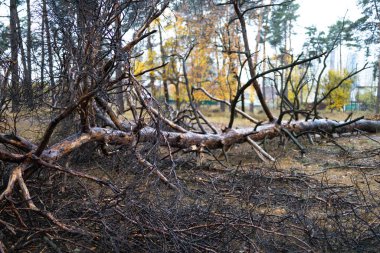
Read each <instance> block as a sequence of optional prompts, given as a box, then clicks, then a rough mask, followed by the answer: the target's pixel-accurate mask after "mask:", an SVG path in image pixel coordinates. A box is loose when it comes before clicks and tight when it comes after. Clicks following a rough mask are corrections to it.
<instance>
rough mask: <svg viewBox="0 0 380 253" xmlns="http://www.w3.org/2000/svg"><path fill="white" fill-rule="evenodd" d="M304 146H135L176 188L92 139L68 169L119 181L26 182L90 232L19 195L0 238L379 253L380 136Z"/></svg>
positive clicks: (157, 248)
mask: <svg viewBox="0 0 380 253" xmlns="http://www.w3.org/2000/svg"><path fill="white" fill-rule="evenodd" d="M343 116H344V115H342V117H343ZM24 123H25V122H24ZM25 125H27V124H26V123H25ZM34 126H36V125H34ZM25 129H27V128H26V127H25ZM20 131H22V129H20ZM30 133H31V132H30ZM301 143H302V144H303V145H304V146H305V147H306V149H307V152H306V154H301V152H300V151H299V150H298V148H297V147H296V146H295V145H294V144H293V143H291V142H290V141H289V140H282V139H280V138H276V139H273V140H267V141H265V143H262V144H263V145H262V146H263V147H264V148H265V149H266V150H267V152H268V153H269V154H270V155H272V156H273V157H275V158H276V161H275V162H271V163H263V162H262V161H261V160H260V159H259V158H258V156H257V155H256V153H255V152H254V150H253V149H252V148H251V146H249V145H248V144H242V145H236V146H234V147H232V148H231V150H230V151H229V152H228V153H227V156H224V155H223V153H222V152H221V151H219V150H217V151H210V152H209V153H207V154H202V155H199V154H194V153H185V154H184V153H182V152H178V153H175V154H173V155H172V157H170V156H167V154H168V152H167V150H166V149H164V148H159V147H157V146H154V145H153V146H147V145H144V146H141V147H139V149H140V150H139V151H140V152H141V153H142V154H144V157H145V158H146V159H148V160H149V161H151V162H152V163H153V164H155V165H157V169H159V170H160V171H161V172H162V173H163V174H164V175H165V176H166V177H167V178H168V179H169V180H170V182H172V183H173V184H174V185H175V186H176V187H177V188H178V190H174V189H171V188H170V187H168V186H167V185H166V184H164V183H162V181H160V180H159V179H158V177H157V176H156V174H155V173H153V171H152V170H149V169H147V168H144V167H142V166H141V165H139V164H138V162H137V161H136V159H135V157H134V155H133V152H132V150H129V149H128V148H121V149H120V150H118V152H117V153H116V154H115V155H111V156H109V157H104V156H103V155H102V154H101V153H100V152H99V151H98V147H97V146H93V145H87V146H84V147H83V148H81V149H80V150H78V151H75V153H74V154H72V155H71V156H70V157H68V158H67V160H64V161H62V165H65V166H66V165H67V166H68V167H69V168H71V169H73V170H76V171H80V172H82V173H87V174H89V175H94V176H97V177H99V178H101V179H103V180H105V181H108V182H112V185H113V187H112V188H110V187H107V186H105V185H99V184H96V183H94V182H93V181H89V180H86V179H83V178H78V177H73V176H65V174H63V173H62V172H56V171H51V170H46V169H42V170H41V171H40V173H38V175H36V176H35V177H33V178H31V179H30V180H29V181H28V185H29V187H30V191H31V195H32V196H33V198H34V199H35V202H36V203H37V205H38V206H39V207H41V208H43V209H46V210H49V211H51V213H52V214H53V215H54V216H55V217H57V218H58V219H59V220H60V221H62V222H63V223H65V224H69V225H72V226H76V227H80V228H81V229H82V230H83V231H84V232H83V233H82V234H71V233H67V232H65V231H62V229H61V228H59V227H57V226H56V225H54V224H52V223H49V222H47V221H46V220H45V219H44V218H43V217H39V216H33V215H31V214H32V213H31V212H30V210H28V209H27V208H25V205H24V204H23V201H22V200H21V199H17V198H16V199H15V202H14V203H15V204H14V205H15V207H17V208H18V210H19V211H18V213H15V211H14V207H8V206H6V205H5V204H4V203H2V205H1V206H0V214H1V219H0V222H2V221H5V222H6V223H4V222H3V224H5V226H0V240H2V241H3V242H4V243H5V246H6V248H8V249H12V250H13V252H378V249H379V247H380V135H379V134H377V135H366V134H357V133H354V134H350V135H345V136H331V137H328V138H321V137H320V136H314V137H313V143H311V142H310V141H309V140H308V139H307V138H305V139H301ZM66 162H67V163H66ZM115 189H117V190H115ZM20 217H27V218H26V219H24V220H22V222H23V223H25V226H26V227H27V228H28V229H26V228H25V226H24V225H23V224H22V223H21V225H20V222H21V221H20ZM10 224H15V225H10ZM4 238H5V239H4Z"/></svg>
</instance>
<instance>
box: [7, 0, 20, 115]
mask: <svg viewBox="0 0 380 253" xmlns="http://www.w3.org/2000/svg"><path fill="white" fill-rule="evenodd" d="M16 2H17V1H16V0H10V1H9V11H10V20H9V25H10V42H11V59H12V65H11V68H12V83H11V86H12V87H11V92H10V95H11V100H12V111H13V112H17V111H19V109H20V100H19V97H20V94H19V92H20V87H19V85H20V83H19V73H18V72H19V68H18V47H19V42H18V38H19V37H18V33H17V3H16Z"/></svg>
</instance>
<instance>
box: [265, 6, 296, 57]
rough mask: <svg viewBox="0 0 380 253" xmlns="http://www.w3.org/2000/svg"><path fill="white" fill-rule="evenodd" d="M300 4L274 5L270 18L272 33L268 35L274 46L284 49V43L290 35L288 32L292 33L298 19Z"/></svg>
mask: <svg viewBox="0 0 380 253" xmlns="http://www.w3.org/2000/svg"><path fill="white" fill-rule="evenodd" d="M299 7H300V6H299V4H297V3H294V2H290V3H286V4H281V5H279V6H276V7H273V11H272V17H271V18H270V22H269V25H270V34H269V36H268V41H269V43H270V44H271V45H272V46H274V47H280V50H284V49H285V48H281V47H283V43H284V41H285V40H286V38H287V37H288V35H287V33H289V32H290V33H291V31H292V29H293V26H294V22H295V21H296V20H297V18H298V17H299V15H297V14H296V13H297V10H298V9H299Z"/></svg>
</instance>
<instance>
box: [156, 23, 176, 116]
mask: <svg viewBox="0 0 380 253" xmlns="http://www.w3.org/2000/svg"><path fill="white" fill-rule="evenodd" d="M161 30H162V29H161V25H159V26H158V32H159V35H160V51H161V63H162V64H164V63H165V60H166V57H167V55H166V51H165V48H164V43H163V39H162V31H161ZM162 85H163V86H164V96H165V102H169V99H170V96H169V87H168V80H167V77H166V67H164V68H163V69H162ZM177 109H179V108H177Z"/></svg>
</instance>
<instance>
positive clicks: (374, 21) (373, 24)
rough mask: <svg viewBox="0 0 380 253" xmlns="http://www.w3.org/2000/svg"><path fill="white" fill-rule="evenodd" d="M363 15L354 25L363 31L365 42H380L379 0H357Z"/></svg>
mask: <svg viewBox="0 0 380 253" xmlns="http://www.w3.org/2000/svg"><path fill="white" fill-rule="evenodd" d="M358 2H359V6H360V7H361V8H362V14H363V16H362V17H361V18H360V19H358V20H357V21H356V22H355V23H354V25H355V26H356V28H358V30H359V31H362V32H364V35H365V40H364V42H365V44H367V45H369V44H377V43H379V42H380V29H379V21H380V14H379V11H380V0H359V1H358Z"/></svg>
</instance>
